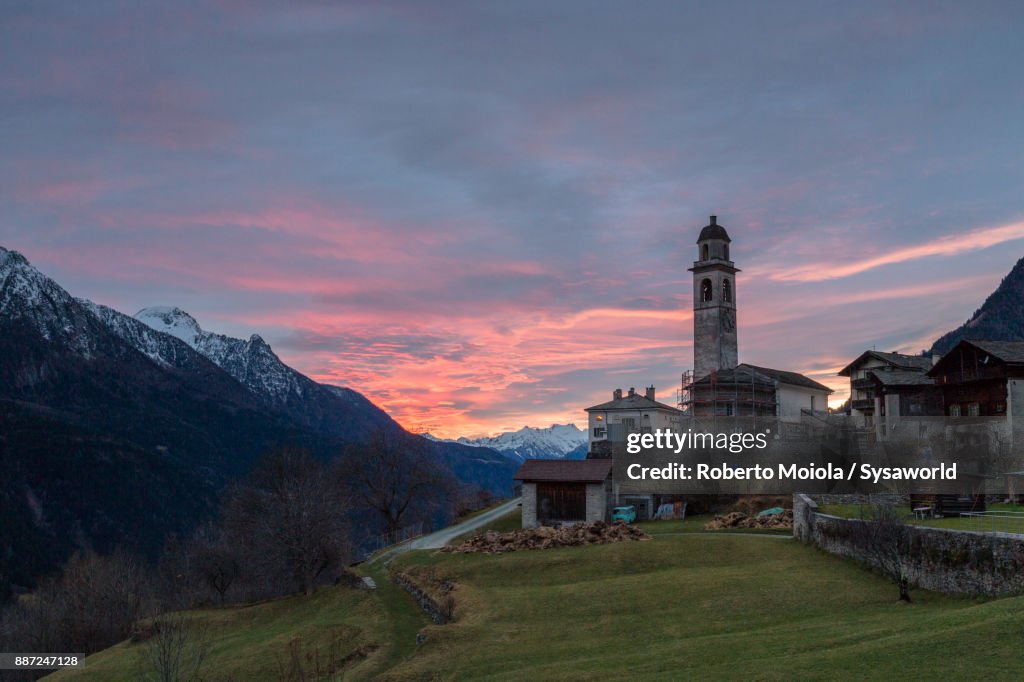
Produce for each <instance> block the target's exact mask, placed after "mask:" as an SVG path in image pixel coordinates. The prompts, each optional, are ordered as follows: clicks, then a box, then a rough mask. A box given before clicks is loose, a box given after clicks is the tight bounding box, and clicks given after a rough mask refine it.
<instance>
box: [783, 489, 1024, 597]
mask: <svg viewBox="0 0 1024 682" xmlns="http://www.w3.org/2000/svg"><path fill="white" fill-rule="evenodd" d="M862 523H868V522H867V521H862V520H860V519H843V518H839V517H837V516H831V515H829V514H823V513H821V512H820V511H819V510H818V504H817V502H815V500H813V499H812V498H811V497H809V496H807V495H802V494H796V495H794V496H793V537H795V538H796V539H798V540H801V541H803V542H808V543H811V544H814V545H816V546H817V547H820V548H821V549H823V550H825V551H826V552H829V553H830V554H835V555H837V556H842V557H847V558H851V559H855V560H857V561H861V562H864V563H868V564H872V563H873V562H872V559H871V557H870V556H868V555H867V554H866V553H865V552H864V551H863V550H862V549H861V548H860V547H858V546H857V542H856V540H855V538H856V537H857V536H858V533H857V532H856V528H855V524H862ZM908 532H909V536H910V537H909V548H908V552H907V565H906V569H907V573H908V575H909V577H910V580H911V582H913V583H914V584H915V585H917V586H918V587H921V588H924V589H926V590H934V591H936V592H947V593H953V594H984V595H989V596H1005V595H1009V594H1015V593H1019V592H1024V536H1020V535H1010V534H1006V533H977V532H973V531H960V530H949V529H946V528H929V527H925V526H914V525H910V526H908Z"/></svg>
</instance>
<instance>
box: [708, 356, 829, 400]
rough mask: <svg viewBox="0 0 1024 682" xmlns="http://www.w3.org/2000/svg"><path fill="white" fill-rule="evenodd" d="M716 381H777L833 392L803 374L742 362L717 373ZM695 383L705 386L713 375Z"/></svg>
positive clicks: (749, 382)
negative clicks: (733, 367) (734, 367)
mask: <svg viewBox="0 0 1024 682" xmlns="http://www.w3.org/2000/svg"><path fill="white" fill-rule="evenodd" d="M715 382H716V383H718V384H743V385H749V384H756V385H761V386H774V385H775V383H776V382H778V383H780V384H788V385H790V386H801V387H803V388H813V389H816V390H819V391H826V392H828V393H832V389H831V388H829V387H828V386H825V385H824V384H819V383H818V382H817V381H815V380H814V379H809V378H808V377H805V376H804V375H803V374H799V373H797V372H789V371H786V370H783V369H772V368H771V367H758V366H757V365H748V364H747V363H745V362H744V363H742V364H740V365H738V366H737V367H736V369H723V370H720V371H718V372H716V373H715ZM693 383H694V385H698V386H705V385H709V384H710V383H711V375H710V374H709V375H707V376H705V377H701V378H700V379H697V380H696V381H694V382H693Z"/></svg>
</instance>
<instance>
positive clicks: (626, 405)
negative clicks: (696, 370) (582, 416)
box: [584, 393, 678, 412]
mask: <svg viewBox="0 0 1024 682" xmlns="http://www.w3.org/2000/svg"><path fill="white" fill-rule="evenodd" d="M645 409H646V410H672V411H673V412H677V411H678V410H676V408H674V407H672V406H671V405H666V404H665V403H659V402H658V401H657V400H651V399H650V398H648V397H647V396H644V395H641V394H639V393H634V394H632V395H630V394H628V393H627V394H626V395H624V396H622V397H621V398H616V399H614V400H609V401H608V402H606V403H601V404H600V405H594V406H593V407H588V408H586V409H585V410H584V412H590V411H591V410H645Z"/></svg>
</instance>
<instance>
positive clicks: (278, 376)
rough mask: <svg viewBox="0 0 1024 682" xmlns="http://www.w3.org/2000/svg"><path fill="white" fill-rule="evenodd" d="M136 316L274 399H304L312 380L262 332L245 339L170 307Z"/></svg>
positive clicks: (147, 311) (243, 382)
mask: <svg viewBox="0 0 1024 682" xmlns="http://www.w3.org/2000/svg"><path fill="white" fill-rule="evenodd" d="M135 319H136V320H138V321H139V322H142V323H144V324H146V325H148V326H150V327H152V328H153V329H155V330H157V331H159V332H164V333H165V334H170V335H171V336H175V337H177V338H179V339H181V340H182V341H184V342H185V343H187V344H188V345H190V346H191V347H192V348H193V349H195V350H197V351H198V352H199V353H200V354H201V355H203V356H205V357H206V358H207V359H208V360H210V361H212V362H213V363H214V364H215V365H217V366H218V367H220V368H221V369H223V370H224V371H226V372H227V373H228V374H230V375H231V376H233V377H234V378H235V379H237V380H238V381H239V382H241V383H242V384H243V385H245V386H247V387H248V388H249V389H250V390H252V391H254V392H256V393H257V394H260V395H263V396H266V397H269V398H270V399H271V400H272V401H274V402H279V403H283V402H287V401H288V400H289V399H290V398H294V397H298V398H301V397H302V396H303V395H304V394H305V392H306V391H307V390H308V385H309V384H311V383H312V381H311V380H310V379H308V378H306V377H304V376H303V375H301V374H299V373H298V372H296V371H295V370H293V369H292V368H291V367H289V366H288V365H286V364H284V363H283V362H281V359H280V358H278V357H277V355H275V354H274V351H273V350H272V349H271V348H270V346H269V345H268V344H267V342H266V341H264V340H263V337H262V336H260V335H259V334H253V335H252V336H250V337H249V340H248V341H244V340H242V339H236V338H232V337H230V336H225V335H223V334H215V333H213V332H208V331H204V330H203V328H202V327H200V326H199V323H198V322H197V321H196V319H195V318H194V317H192V316H191V315H189V314H188V313H187V312H185V311H184V310H182V309H181V308H178V307H171V306H155V307H152V308H143V309H142V310H140V311H139V312H137V313H135Z"/></svg>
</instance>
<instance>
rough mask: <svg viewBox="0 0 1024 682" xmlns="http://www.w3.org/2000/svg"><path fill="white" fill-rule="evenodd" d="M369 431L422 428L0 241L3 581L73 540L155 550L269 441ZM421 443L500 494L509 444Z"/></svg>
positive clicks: (337, 441) (259, 350)
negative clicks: (118, 298) (77, 280)
mask: <svg viewBox="0 0 1024 682" xmlns="http://www.w3.org/2000/svg"><path fill="white" fill-rule="evenodd" d="M377 429H384V430H390V431H394V432H396V433H397V432H401V433H403V434H405V435H406V436H407V437H408V438H413V439H420V437H419V436H413V435H412V434H406V433H405V431H404V429H402V427H401V426H400V425H399V424H397V423H396V422H395V421H394V420H393V419H391V417H389V416H388V415H387V414H386V413H385V412H384V411H383V410H381V409H379V408H378V407H377V406H375V405H374V404H373V403H372V402H370V401H369V400H367V399H366V398H365V397H364V396H362V395H361V394H360V393H358V392H357V391H355V390H352V389H350V388H345V387H340V386H329V385H325V384H320V383H318V382H316V381H313V380H312V379H310V378H309V377H306V376H304V375H303V374H301V373H300V372H297V371H296V370H294V369H292V368H291V367H289V366H287V365H286V364H285V363H284V362H282V361H281V360H280V358H278V357H277V355H276V354H275V353H274V352H273V350H272V349H271V347H270V346H269V345H268V344H267V343H266V342H265V341H264V340H263V339H262V338H260V337H259V336H257V335H253V336H252V337H250V338H249V339H248V340H243V339H234V338H230V337H227V336H223V335H219V334H214V333H211V332H207V331H204V330H203V329H202V328H201V327H200V326H199V324H198V322H196V320H195V319H194V318H193V317H192V316H190V315H189V314H188V313H186V312H185V311H183V310H180V309H178V308H173V307H172V308H146V309H144V310H142V311H140V312H139V313H138V314H137V315H136V316H135V317H131V316H128V315H125V314H122V313H120V312H118V311H116V310H113V309H112V308H109V307H106V306H103V305H99V304H96V303H93V302H91V301H87V300H84V299H79V298H75V297H73V296H72V295H71V294H69V293H68V292H67V291H65V290H64V289H63V288H62V287H61V286H60V285H58V284H57V283H56V282H54V281H53V280H52V279H50V278H49V277H47V276H45V275H44V274H42V273H41V272H39V270H37V269H36V268H34V267H32V265H31V264H30V263H29V262H28V260H26V259H25V258H24V256H22V255H21V254H19V253H17V252H15V251H10V250H7V249H4V248H2V247H0V518H2V519H3V520H4V523H3V525H2V526H0V594H2V593H3V590H4V588H5V587H7V586H10V585H31V584H32V582H33V580H34V579H35V577H37V576H38V575H40V574H41V573H44V572H46V571H48V570H53V569H54V568H56V567H57V566H59V565H60V564H61V563H62V562H63V561H64V560H65V559H66V557H67V555H68V554H69V553H70V552H72V551H74V550H76V549H87V548H93V549H97V550H100V551H104V550H107V549H110V548H112V547H114V546H116V545H118V544H123V545H127V546H131V547H133V548H135V549H139V550H140V551H143V552H147V553H150V554H152V553H155V551H156V550H157V549H158V548H159V546H160V545H161V544H162V543H163V542H164V540H165V538H166V537H167V535H168V534H169V533H176V532H177V533H180V532H186V531H187V530H188V529H189V528H191V527H192V526H193V525H194V524H195V523H196V522H197V521H198V520H200V519H202V518H204V517H205V516H208V515H209V514H210V513H212V510H213V509H214V507H215V502H216V496H217V493H218V491H219V490H220V489H221V488H222V487H223V486H224V485H226V484H228V483H230V482H231V481H232V480H234V479H236V478H237V477H239V476H241V475H243V474H244V473H246V472H247V471H248V470H249V469H250V467H251V466H252V464H253V463H254V462H255V460H256V459H257V458H258V457H259V456H260V455H261V454H262V453H263V452H265V451H267V450H268V449H269V448H271V447H273V446H275V445H280V444H286V443H287V444H293V445H300V446H303V447H307V448H308V449H310V450H311V451H312V452H314V453H315V454H317V455H318V456H320V457H323V458H329V457H333V456H336V455H337V454H338V453H339V452H340V451H341V449H342V448H343V447H344V446H345V445H346V444H349V443H353V442H359V441H361V440H364V439H365V438H367V437H368V436H369V435H370V433H371V432H372V431H374V430H377ZM422 442H423V443H424V447H425V448H426V449H427V451H428V452H429V453H430V454H431V455H432V456H435V457H436V458H437V459H439V460H441V461H444V462H445V463H446V464H447V466H448V467H449V468H450V469H451V471H452V472H453V473H454V474H455V476H456V477H458V478H459V479H460V480H461V481H463V482H464V483H465V484H467V485H469V486H472V487H481V488H486V489H488V490H490V491H492V492H495V493H498V494H507V493H508V492H509V490H510V487H511V475H512V473H513V472H514V470H515V468H516V465H515V463H514V462H512V461H510V460H509V458H507V457H506V456H504V455H501V454H499V453H498V452H496V451H494V450H492V449H489V448H478V447H470V446H467V445H463V444H459V443H446V442H436V441H429V440H423V441H422Z"/></svg>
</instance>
